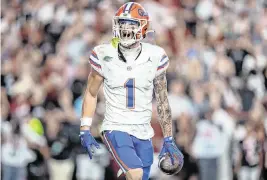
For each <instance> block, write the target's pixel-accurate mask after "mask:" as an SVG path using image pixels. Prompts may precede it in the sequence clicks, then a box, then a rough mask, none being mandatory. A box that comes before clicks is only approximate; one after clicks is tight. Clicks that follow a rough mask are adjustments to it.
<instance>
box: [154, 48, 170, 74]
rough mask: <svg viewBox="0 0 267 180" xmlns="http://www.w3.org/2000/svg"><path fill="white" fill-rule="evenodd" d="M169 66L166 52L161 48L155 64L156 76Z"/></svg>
mask: <svg viewBox="0 0 267 180" xmlns="http://www.w3.org/2000/svg"><path fill="white" fill-rule="evenodd" d="M168 66H169V58H168V56H167V54H166V52H165V51H164V50H163V49H162V53H161V54H160V55H159V61H158V66H157V72H156V77H157V76H158V75H160V74H161V73H163V72H164V71H166V70H167V68H168Z"/></svg>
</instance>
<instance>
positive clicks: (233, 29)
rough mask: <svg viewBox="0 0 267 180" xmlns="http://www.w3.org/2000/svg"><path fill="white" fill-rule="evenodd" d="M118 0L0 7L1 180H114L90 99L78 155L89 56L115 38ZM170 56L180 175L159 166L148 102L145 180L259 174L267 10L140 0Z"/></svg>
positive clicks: (247, 0)
mask: <svg viewBox="0 0 267 180" xmlns="http://www.w3.org/2000/svg"><path fill="white" fill-rule="evenodd" d="M125 2H127V1H126V0H2V1H1V5H2V6H1V50H2V51H1V177H2V179H3V180H25V179H29V180H48V179H51V180H75V179H77V180H104V179H105V180H113V179H114V180H115V179H117V178H116V174H117V170H118V167H117V166H116V164H115V163H114V161H113V160H112V158H111V157H110V155H109V153H108V151H107V150H106V148H105V146H104V145H103V144H102V143H101V138H100V137H99V126H100V125H101V121H102V119H103V113H104V111H105V110H104V109H105V99H104V96H103V92H102V91H100V93H99V96H98V105H97V109H96V115H95V117H94V124H93V128H92V134H93V135H94V136H95V137H96V139H97V140H98V141H99V142H100V143H101V146H102V148H101V150H99V151H96V154H95V157H94V159H93V160H91V161H89V157H88V155H87V154H86V152H85V151H84V150H83V149H82V148H81V146H80V139H79V125H80V121H79V118H80V115H81V106H82V94H83V91H84V89H85V87H86V83H87V77H88V74H89V73H90V70H91V68H90V65H89V63H88V57H89V53H90V50H91V49H92V48H93V47H94V46H96V45H98V44H101V43H104V42H108V41H110V40H111V38H112V31H111V28H112V16H113V15H114V13H115V11H116V10H117V9H118V8H119V7H120V6H121V5H122V4H123V3H125ZM135 2H139V3H141V4H142V5H143V6H144V7H145V9H146V10H147V11H148V13H149V15H150V17H151V20H152V22H151V28H152V29H154V30H155V31H156V34H155V36H148V37H147V40H146V41H148V42H151V43H156V44H157V45H159V46H161V47H163V48H164V49H165V51H166V52H167V54H168V56H169V58H170V66H169V68H168V72H167V78H168V89H169V101H170V105H171V108H172V117H173V129H174V137H175V139H176V143H177V145H178V146H179V147H180V148H181V149H182V151H183V153H184V155H185V164H184V168H183V170H182V171H181V172H180V173H179V174H178V175H176V176H174V177H166V176H164V175H163V174H162V173H161V172H159V170H158V168H157V155H158V153H159V151H160V149H161V147H162V133H161V129H160V126H159V124H158V122H157V120H158V116H157V113H156V103H153V111H154V113H153V117H152V125H153V127H154V130H155V137H154V138H153V143H154V150H155V162H154V164H153V166H152V169H151V179H153V180H164V179H168V180H172V179H177V180H197V179H200V180H234V179H235V180H259V179H260V178H261V179H264V178H265V179H266V177H267V156H266V155H267V140H266V135H267V93H266V92H267V1H266V0H138V1H135Z"/></svg>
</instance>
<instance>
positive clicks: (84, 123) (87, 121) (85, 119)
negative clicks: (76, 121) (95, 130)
mask: <svg viewBox="0 0 267 180" xmlns="http://www.w3.org/2000/svg"><path fill="white" fill-rule="evenodd" d="M80 120H81V126H89V127H90V126H91V125H92V118H90V117H83V118H81V119H80Z"/></svg>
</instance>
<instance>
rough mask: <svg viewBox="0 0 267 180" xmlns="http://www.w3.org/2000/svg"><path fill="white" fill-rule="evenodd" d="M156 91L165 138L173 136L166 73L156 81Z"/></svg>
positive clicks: (160, 121)
mask: <svg viewBox="0 0 267 180" xmlns="http://www.w3.org/2000/svg"><path fill="white" fill-rule="evenodd" d="M153 83H154V91H155V96H156V100H157V111H158V115H159V118H160V119H159V123H160V125H161V128H162V131H163V135H164V137H167V136H172V117H171V108H170V105H169V101H168V92H167V79H166V73H165V72H164V73H162V74H160V75H159V76H158V77H156V78H155V79H154V82H153Z"/></svg>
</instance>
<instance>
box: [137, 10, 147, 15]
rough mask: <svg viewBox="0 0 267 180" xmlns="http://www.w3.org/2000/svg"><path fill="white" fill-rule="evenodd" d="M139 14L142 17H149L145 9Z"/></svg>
mask: <svg viewBox="0 0 267 180" xmlns="http://www.w3.org/2000/svg"><path fill="white" fill-rule="evenodd" d="M138 14H139V15H140V16H148V14H147V12H145V11H144V10H143V9H138Z"/></svg>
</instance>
